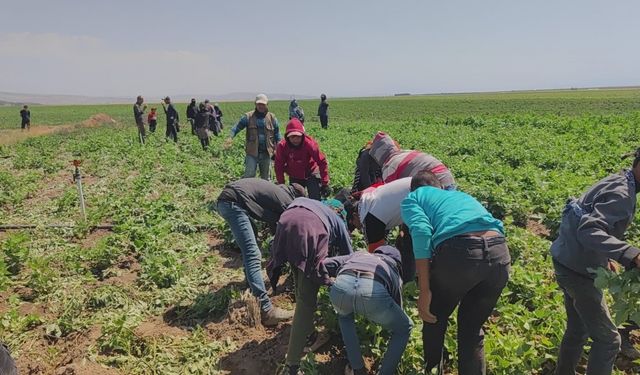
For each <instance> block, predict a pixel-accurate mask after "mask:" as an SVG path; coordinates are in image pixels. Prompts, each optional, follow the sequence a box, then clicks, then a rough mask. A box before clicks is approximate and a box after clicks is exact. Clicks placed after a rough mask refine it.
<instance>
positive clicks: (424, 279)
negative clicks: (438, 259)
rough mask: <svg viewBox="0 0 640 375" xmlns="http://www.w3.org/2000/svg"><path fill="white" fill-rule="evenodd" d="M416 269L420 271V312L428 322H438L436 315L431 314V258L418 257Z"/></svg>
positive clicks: (421, 316)
mask: <svg viewBox="0 0 640 375" xmlns="http://www.w3.org/2000/svg"><path fill="white" fill-rule="evenodd" d="M416 270H417V271H418V289H419V290H420V294H419V295H418V313H419V314H420V318H422V320H423V321H425V322H427V323H435V322H437V318H436V316H435V315H433V314H431V310H430V308H431V285H430V283H429V277H430V275H431V264H430V260H429V259H416Z"/></svg>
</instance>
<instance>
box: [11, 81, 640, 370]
mask: <svg viewBox="0 0 640 375" xmlns="http://www.w3.org/2000/svg"><path fill="white" fill-rule="evenodd" d="M299 102H300V104H301V106H302V107H303V108H304V109H305V113H306V115H307V118H308V120H307V122H306V123H305V127H306V131H307V132H308V133H309V134H310V135H311V136H313V137H314V138H315V139H316V140H317V141H318V143H319V144H320V147H321V150H322V151H323V152H324V153H325V154H326V155H327V159H328V161H329V173H330V177H331V183H330V185H331V187H332V189H333V190H334V192H336V191H338V190H339V188H341V187H347V186H348V187H350V186H351V182H352V179H353V169H354V163H355V158H356V155H357V152H358V150H359V149H360V147H361V146H362V145H363V144H364V143H365V142H366V141H367V140H370V139H372V138H373V135H374V134H375V132H376V131H378V130H384V131H386V132H388V133H389V134H390V135H391V136H392V137H393V138H395V139H397V140H398V141H399V142H400V144H401V146H402V147H403V148H411V149H419V150H423V151H425V152H428V153H430V154H433V155H435V156H436V157H438V158H439V159H441V160H442V161H443V162H445V163H446V164H447V165H448V166H449V168H450V169H451V170H452V172H453V174H454V175H455V177H456V180H457V183H458V185H459V187H460V189H461V190H463V191H465V192H468V193H470V194H471V195H473V196H475V197H476V198H477V199H478V200H480V201H481V202H482V203H483V204H484V205H485V206H486V207H487V208H488V209H489V211H490V212H491V213H492V214H493V215H494V216H496V217H497V218H500V219H502V220H503V221H504V223H505V226H506V229H507V240H508V245H509V248H510V251H511V256H512V259H513V267H512V273H511V279H510V281H509V283H508V285H507V288H505V290H504V292H503V294H502V296H501V298H500V301H499V303H498V306H497V307H496V310H495V312H494V313H493V314H492V316H491V318H490V320H489V322H488V324H487V325H486V329H485V331H486V337H485V345H486V347H485V350H486V353H487V362H488V372H489V373H490V374H509V375H511V374H513V375H516V374H551V373H552V372H553V370H554V368H555V359H556V356H557V349H558V347H559V344H560V340H561V338H562V334H563V331H564V327H565V319H566V318H565V311H564V306H563V300H562V295H561V293H560V292H559V290H558V288H557V285H556V283H555V280H554V277H553V267H552V264H551V260H550V257H549V246H550V240H552V239H553V238H555V234H556V231H557V227H558V225H559V219H560V215H561V212H562V209H563V206H564V203H565V201H566V199H567V198H568V197H571V196H578V195H580V194H581V193H582V192H583V190H584V189H585V188H586V187H588V186H590V185H591V184H593V183H594V182H595V181H597V180H598V179H600V178H602V177H604V176H606V175H608V174H610V173H613V172H616V171H618V170H620V169H621V168H624V167H627V166H628V164H629V163H630V161H629V160H621V158H620V156H621V155H622V154H624V153H627V152H630V151H633V150H635V148H636V147H638V146H640V131H639V129H640V128H639V125H640V90H632V89H629V90H585V91H580V90H568V91H549V92H530V93H495V94H465V95H442V96H420V97H413V96H410V97H395V98H369V99H336V100H331V99H330V100H329V103H330V125H329V129H328V130H323V129H321V127H320V124H319V122H318V120H317V118H315V117H314V116H313V115H314V114H315V112H316V109H317V104H318V102H317V101H315V100H302V101H299ZM132 104H133V100H132ZM132 104H131V105H105V106H55V107H53V106H51V107H47V106H31V112H32V129H31V131H32V132H34V134H35V133H37V132H36V131H35V130H36V129H37V127H38V126H43V127H45V126H46V127H47V129H48V130H47V132H45V133H42V134H41V135H40V136H33V137H24V136H23V137H22V138H21V137H17V136H16V137H15V138H12V137H14V136H15V135H16V134H17V133H16V131H15V130H12V129H15V128H19V115H18V112H19V108H18V107H0V225H15V226H17V225H36V227H35V228H33V229H25V230H7V231H0V249H1V251H0V294H1V297H0V340H1V341H3V342H5V343H6V344H7V345H8V346H9V347H10V348H11V351H12V354H13V356H14V358H16V359H17V363H18V365H19V369H20V373H21V374H65V375H69V374H274V373H276V372H277V371H278V370H279V369H281V368H282V364H283V363H284V354H285V352H286V345H287V341H288V335H289V324H281V325H280V326H279V327H277V328H273V329H272V328H252V327H249V326H247V325H246V324H245V320H246V319H245V318H246V315H247V307H246V303H245V297H244V290H245V288H246V284H245V283H244V275H243V271H242V260H241V258H240V254H239V252H238V251H237V249H236V248H235V245H234V244H233V240H232V237H231V235H230V231H229V230H228V228H227V227H226V224H225V223H224V221H223V220H222V219H221V218H220V217H219V216H218V215H217V214H216V213H215V212H213V211H212V210H211V208H210V207H211V203H212V202H215V200H216V198H217V196H218V194H219V192H220V191H221V189H222V187H224V185H225V184H226V183H227V182H229V181H232V180H235V179H237V178H240V177H241V175H242V172H243V171H244V165H243V160H244V148H243V144H244V133H241V134H239V135H238V137H236V139H234V142H233V144H232V146H231V147H229V148H225V147H224V146H223V143H224V141H225V137H217V138H216V137H214V138H213V139H212V142H211V147H210V148H209V150H207V151H203V150H202V149H201V147H200V143H199V142H198V140H197V138H195V137H194V136H192V135H191V134H190V132H189V129H188V128H187V126H185V125H184V123H186V121H182V122H181V123H182V124H183V125H182V132H180V133H179V142H178V143H177V144H174V143H173V142H166V141H165V139H164V114H162V113H161V112H162V110H161V107H160V105H159V104H158V105H157V107H158V108H160V111H159V112H160V115H159V121H158V122H159V126H158V128H159V130H158V131H157V132H156V133H155V134H151V135H150V137H149V139H148V141H147V143H146V144H145V145H140V144H139V143H138V142H137V139H136V134H137V133H136V127H135V125H134V121H133V115H132V108H131V107H132ZM152 104H153V105H154V104H155V103H151V104H149V106H151V105H152ZM220 105H221V109H222V111H223V112H224V115H225V116H224V124H225V130H224V132H225V133H224V135H225V136H226V134H227V132H228V130H229V129H230V127H231V126H233V125H234V124H235V122H236V121H237V120H238V119H239V117H240V116H241V114H243V113H244V112H247V111H249V110H251V109H252V108H253V105H252V103H246V102H244V103H243V102H233V103H220ZM154 106H155V105H154ZM287 106H288V103H287V102H284V101H276V102H273V103H270V110H271V111H272V112H274V113H275V114H276V117H277V118H278V119H279V120H280V129H281V131H282V132H284V127H285V125H286V119H287ZM185 108H186V105H185V104H183V103H180V104H178V110H179V112H180V115H181V116H183V115H184V111H185ZM97 114H99V116H96V115H97ZM92 116H93V117H92ZM112 120H113V121H112ZM185 120H186V119H185ZM56 127H60V128H59V131H57V130H56ZM18 132H19V130H18ZM74 159H80V160H82V164H81V166H80V170H81V172H82V175H83V186H84V193H85V199H86V205H87V220H83V219H82V216H81V214H80V211H79V203H78V191H77V189H76V185H75V184H74V183H73V181H72V171H73V167H72V165H71V161H72V160H74ZM636 221H638V220H636ZM637 224H639V223H635V225H633V226H632V228H631V230H630V232H629V240H630V241H631V243H633V244H635V245H638V244H640V226H639V225H637ZM52 225H57V226H52ZM95 226H104V228H107V229H95ZM99 228H102V227H99ZM361 238H362V237H361V235H359V234H357V233H356V234H355V235H354V243H355V244H356V245H357V246H358V247H359V248H363V247H364V244H363V242H362V239H361ZM260 240H261V242H262V243H263V245H265V244H266V243H268V240H269V238H268V237H267V235H266V234H262V235H261V236H260ZM262 250H263V252H264V259H265V260H266V259H267V258H268V251H269V249H268V248H267V247H266V246H263V247H262ZM599 283H600V284H602V285H607V286H609V287H610V288H611V294H612V296H613V298H614V299H615V306H614V308H613V309H612V310H613V312H614V313H615V314H617V315H616V317H617V319H620V320H624V319H626V317H628V316H632V317H633V316H634V315H635V316H640V315H639V314H638V312H640V306H639V305H638V298H637V293H638V291H639V290H640V275H639V273H638V272H637V271H633V272H629V273H627V274H624V275H613V274H611V273H605V272H602V275H601V279H599ZM284 289H285V292H284V293H280V294H279V295H278V296H277V297H276V298H275V304H276V305H278V306H282V307H291V306H292V305H293V303H294V302H295V301H294V300H293V294H292V293H291V289H292V284H291V282H290V281H288V282H286V283H285V286H284ZM416 295H417V293H416V289H415V285H413V283H412V284H409V285H408V287H407V288H405V290H404V297H405V305H404V307H405V310H406V311H407V312H408V314H409V315H410V316H411V317H412V319H413V320H414V323H415V327H414V331H413V333H412V337H411V340H410V343H409V345H408V347H407V350H406V352H405V354H404V356H403V359H402V361H401V364H400V367H399V368H398V373H400V374H419V373H421V372H420V368H421V365H422V362H423V361H422V341H421V329H420V328H421V322H420V319H419V318H418V313H417V309H416V308H415V296H416ZM320 301H321V303H320V308H319V311H318V321H319V323H318V324H319V325H321V326H322V327H324V328H323V329H326V330H327V331H329V332H330V333H331V334H332V339H331V340H330V341H329V343H328V344H326V345H325V346H323V347H321V348H320V349H319V350H318V351H317V352H316V353H312V354H309V355H307V357H306V358H305V360H304V363H303V369H304V370H305V371H306V372H305V373H308V374H339V373H342V371H343V368H344V365H345V364H346V357H345V352H344V349H343V347H342V342H341V338H340V333H339V331H338V328H337V324H336V317H335V314H334V313H333V311H332V309H331V307H330V305H329V304H328V297H327V291H326V290H323V291H322V292H321V297H320ZM455 328H456V326H455V321H453V320H452V321H451V324H450V325H449V334H448V336H447V339H446V344H447V347H448V349H449V351H450V354H448V358H447V363H448V369H449V371H450V373H451V374H456V373H457V372H456V365H455V363H456V359H455V352H456V350H455V349H456V348H455ZM358 329H359V334H360V339H361V342H362V344H363V346H364V353H365V354H366V356H367V363H368V365H372V366H373V367H374V368H375V367H376V366H377V364H378V362H379V360H380V358H381V354H382V353H384V350H385V349H386V342H387V339H388V336H387V335H386V334H385V333H384V332H382V331H381V329H380V328H379V327H378V326H376V325H374V324H371V323H368V322H366V321H359V322H358ZM633 339H634V340H636V339H637V337H636V336H634V338H633ZM639 341H640V340H639ZM616 366H617V368H616V370H615V371H616V374H637V373H638V372H639V371H640V365H638V364H633V363H630V362H629V361H627V360H624V359H622V358H621V359H620V360H619V361H618V362H617V365H616Z"/></svg>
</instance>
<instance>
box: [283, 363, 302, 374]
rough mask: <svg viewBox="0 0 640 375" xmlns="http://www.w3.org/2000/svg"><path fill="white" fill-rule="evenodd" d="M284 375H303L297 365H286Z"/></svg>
mask: <svg viewBox="0 0 640 375" xmlns="http://www.w3.org/2000/svg"><path fill="white" fill-rule="evenodd" d="M285 375H304V373H303V372H302V370H300V366H298V365H287V369H286V370H285Z"/></svg>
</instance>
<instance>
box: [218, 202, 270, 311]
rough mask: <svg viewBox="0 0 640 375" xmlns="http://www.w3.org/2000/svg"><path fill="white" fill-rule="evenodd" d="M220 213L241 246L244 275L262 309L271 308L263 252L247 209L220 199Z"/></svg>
mask: <svg viewBox="0 0 640 375" xmlns="http://www.w3.org/2000/svg"><path fill="white" fill-rule="evenodd" d="M218 213H219V214H220V216H222V217H223V218H224V219H225V220H226V221H227V223H228V224H229V227H230V228H231V233H233V238H234V239H235V240H236V244H237V245H238V247H239V248H240V252H241V253H242V263H243V265H244V275H245V277H246V279H247V284H249V289H250V290H251V294H253V295H254V296H255V297H256V298H257V299H258V301H259V302H260V308H261V309H262V311H269V310H271V308H272V305H271V300H270V299H269V296H268V295H267V288H266V287H265V286H264V280H263V278H262V253H261V252H260V249H259V248H258V243H257V242H256V235H255V233H254V231H253V226H252V225H251V220H250V219H249V215H248V214H247V211H245V210H244V209H243V208H242V207H240V206H238V205H237V204H235V203H234V202H227V201H218Z"/></svg>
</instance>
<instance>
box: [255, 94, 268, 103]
mask: <svg viewBox="0 0 640 375" xmlns="http://www.w3.org/2000/svg"><path fill="white" fill-rule="evenodd" d="M267 103H269V99H268V98H267V96H266V95H265V94H258V95H257V96H256V104H265V105H266V104H267Z"/></svg>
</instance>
